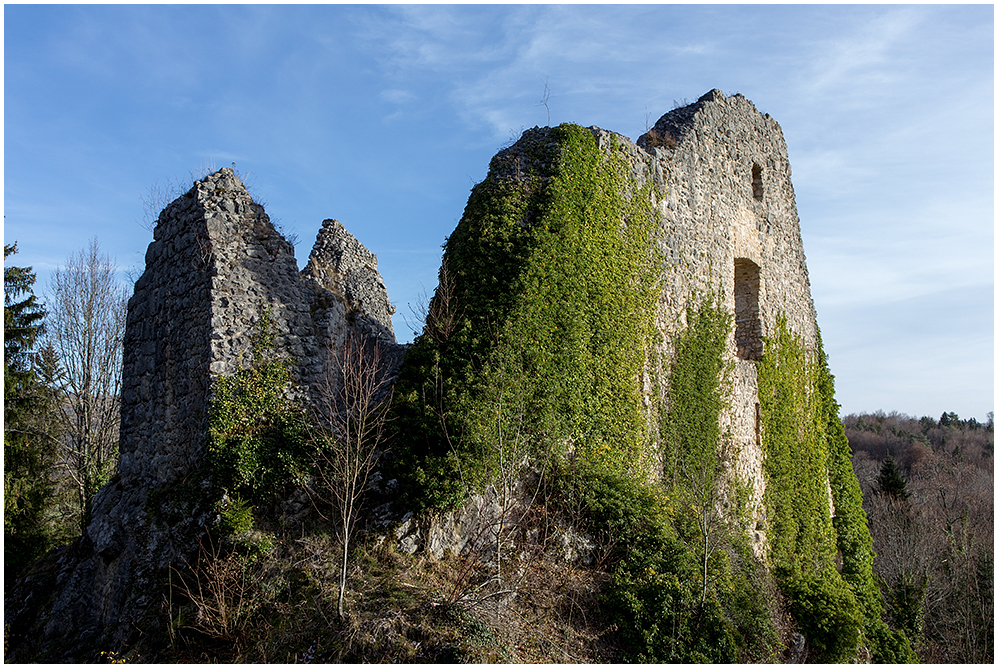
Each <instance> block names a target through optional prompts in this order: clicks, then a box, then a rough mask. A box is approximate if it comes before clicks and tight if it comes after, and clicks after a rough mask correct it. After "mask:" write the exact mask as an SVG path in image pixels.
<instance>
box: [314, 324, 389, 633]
mask: <svg viewBox="0 0 998 668" xmlns="http://www.w3.org/2000/svg"><path fill="white" fill-rule="evenodd" d="M387 369H388V364H387V360H386V359H385V351H384V350H383V349H382V347H381V344H380V342H379V341H378V340H377V339H376V338H374V337H370V338H366V339H365V338H364V337H361V336H359V335H357V334H354V333H351V334H349V335H348V336H347V338H346V341H344V343H343V347H342V349H340V350H339V351H337V352H336V354H335V356H334V358H333V360H332V364H331V365H329V366H327V368H326V370H325V374H324V378H323V381H322V383H321V384H320V391H319V396H318V397H317V402H316V409H315V412H316V422H317V424H318V425H319V426H318V427H317V428H316V429H314V431H313V435H312V441H313V443H314V445H315V446H316V451H317V453H318V454H317V455H316V461H315V469H316V474H315V475H316V479H315V489H312V490H311V495H312V501H313V504H314V505H315V508H316V511H317V512H318V513H319V514H320V515H322V517H323V518H325V519H326V520H328V521H331V522H335V523H336V524H337V525H338V526H337V529H338V533H339V534H340V539H341V543H342V546H343V549H342V554H341V557H342V558H341V562H340V582H339V597H338V600H337V613H338V614H339V616H340V618H341V619H342V618H343V616H344V612H343V597H344V593H345V592H346V586H347V560H348V556H349V552H350V538H351V536H352V535H353V531H354V527H355V525H356V523H357V518H358V516H359V515H360V509H361V504H362V501H363V496H364V493H365V491H366V490H367V481H368V478H369V476H370V474H371V471H372V470H374V466H375V464H376V463H377V457H378V454H379V448H380V446H381V444H382V443H383V441H384V437H385V424H386V421H387V408H388V403H389V399H390V397H391V388H390V382H389V381H390V379H389V378H388V374H387ZM327 508H328V511H329V514H326V511H327Z"/></svg>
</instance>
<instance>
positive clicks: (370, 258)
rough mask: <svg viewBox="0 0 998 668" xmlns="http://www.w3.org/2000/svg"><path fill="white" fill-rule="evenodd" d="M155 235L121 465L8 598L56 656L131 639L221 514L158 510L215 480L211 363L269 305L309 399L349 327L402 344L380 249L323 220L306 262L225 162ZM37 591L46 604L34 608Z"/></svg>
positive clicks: (133, 324) (131, 346)
mask: <svg viewBox="0 0 998 668" xmlns="http://www.w3.org/2000/svg"><path fill="white" fill-rule="evenodd" d="M153 236H154V240H153V242H152V243H151V244H150V245H149V248H148V250H147V251H146V268H145V272H144V273H143V274H142V276H141V277H140V278H139V280H138V281H137V282H136V284H135V292H134V294H133V296H132V298H131V299H130V300H129V303H128V320H127V324H126V329H125V337H124V360H123V371H122V401H121V403H122V408H121V431H120V442H119V452H120V457H121V458H120V462H119V465H118V469H117V472H116V473H115V475H114V477H113V478H112V480H111V482H110V483H109V484H108V485H106V486H105V487H104V488H102V489H101V491H100V492H99V493H98V494H97V497H96V499H95V501H94V509H93V516H92V520H91V522H90V524H89V526H88V527H87V530H86V532H85V534H84V537H83V539H82V540H81V541H79V543H77V544H76V545H74V546H73V548H72V549H70V550H64V551H63V553H61V554H60V555H59V556H58V562H57V563H58V574H57V576H56V577H55V581H54V583H53V582H51V581H48V580H46V581H44V587H45V588H46V591H44V592H39V591H36V590H37V589H38V588H39V587H40V586H43V585H42V584H41V581H39V580H35V581H32V580H31V579H30V578H29V579H28V581H26V582H25V583H24V585H23V587H22V589H21V591H19V592H17V593H15V594H14V595H13V596H12V597H11V599H10V600H25V601H32V599H33V602H32V603H31V604H27V605H24V606H22V607H20V608H19V609H17V610H8V612H9V613H10V617H11V619H13V621H14V627H15V628H16V629H18V630H20V629H24V634H28V633H29V631H28V629H31V631H30V633H35V634H37V635H36V638H34V639H33V640H38V639H44V640H45V641H46V642H47V646H48V650H49V651H50V652H52V656H53V657H54V658H60V657H63V658H79V657H81V656H85V652H86V651H87V648H88V647H91V648H92V647H97V646H101V647H112V646H117V645H118V644H119V643H123V642H125V641H126V639H127V638H128V637H129V636H130V634H132V633H134V631H135V629H136V628H137V627H136V625H135V622H136V621H137V620H139V619H141V617H142V615H143V614H144V613H145V612H146V611H147V610H149V609H150V607H151V606H152V605H153V604H154V603H158V600H156V598H155V597H156V595H157V594H156V592H157V587H158V585H159V582H160V576H161V575H162V573H163V572H164V569H165V568H167V567H168V566H169V565H171V564H175V563H178V562H181V561H184V560H186V559H189V558H190V557H191V556H192V555H193V554H194V553H195V551H196V549H197V545H198V541H199V539H200V537H201V536H202V535H203V533H204V531H205V530H206V529H207V528H208V527H209V526H210V525H211V524H212V523H213V522H214V521H215V519H216V518H215V516H214V513H213V512H211V511H201V512H200V514H197V513H195V514H188V515H184V516H181V517H176V518H169V519H168V520H163V518H161V517H159V518H158V514H161V513H162V509H163V506H164V504H165V500H166V499H170V498H173V496H175V495H176V490H177V489H178V485H185V486H187V487H193V488H194V489H197V488H198V487H199V486H202V487H205V486H206V485H207V484H208V481H207V480H204V481H202V480H200V479H197V474H198V472H199V470H200V466H201V463H202V458H203V455H204V446H205V439H206V434H207V427H208V413H207V411H208V406H209V405H210V401H211V388H212V379H213V378H215V377H219V376H228V375H232V374H233V373H235V372H236V371H238V370H239V369H241V368H245V367H246V366H247V365H248V364H249V362H250V360H251V358H252V338H253V335H254V333H255V332H256V331H257V328H258V324H259V322H260V318H261V316H262V314H263V313H264V311H265V310H266V311H268V312H269V314H270V317H271V320H272V323H273V328H274V334H275V353H276V355H277V356H279V357H284V358H289V359H292V360H293V361H294V365H293V369H294V373H293V380H294V383H295V385H296V386H297V389H296V393H297V394H298V396H299V398H301V399H303V400H306V401H308V400H311V399H313V398H314V397H315V396H316V394H317V393H319V392H320V391H322V384H323V374H324V371H325V370H327V369H328V368H329V366H330V365H331V360H332V359H334V358H335V356H336V352H337V351H338V350H339V347H340V346H342V344H343V341H344V340H345V339H346V337H347V336H348V335H350V334H351V333H352V334H354V335H356V336H359V337H363V338H365V340H377V341H378V343H379V345H380V347H381V349H382V350H383V351H384V352H385V353H386V356H387V358H388V359H389V360H390V362H391V363H392V364H393V365H394V367H393V368H397V365H398V364H399V362H400V360H401V356H402V351H403V350H404V347H402V346H398V345H397V344H396V342H395V336H394V333H393V331H392V324H391V314H392V312H393V311H394V309H393V307H392V306H391V303H390V301H389V299H388V293H387V291H386V290H385V286H384V282H383V281H382V280H381V277H380V275H379V274H378V272H377V259H376V258H375V257H374V255H373V254H372V253H370V251H368V250H367V249H366V248H364V246H363V245H361V244H360V242H358V241H357V240H356V239H355V238H354V237H353V236H352V235H351V234H350V233H349V232H347V231H346V229H345V228H344V227H343V226H342V225H341V224H340V223H338V222H336V221H331V220H327V221H325V222H324V223H323V227H322V230H321V231H320V232H319V235H318V238H317V240H316V244H315V247H314V249H313V251H312V254H311V257H310V259H309V263H308V267H307V268H306V269H305V270H304V271H303V272H301V273H300V274H299V272H298V267H297V264H296V262H295V256H294V249H293V247H292V246H291V244H290V243H288V242H287V241H286V240H285V239H284V238H283V237H282V236H281V235H280V234H279V233H278V232H277V230H276V229H275V228H274V226H273V225H272V224H271V222H270V219H269V217H268V216H267V214H266V212H265V211H264V209H263V207H262V206H260V205H259V204H257V203H255V202H254V201H253V199H252V197H251V196H250V195H249V193H248V192H247V191H246V189H245V187H244V186H243V184H242V182H241V181H240V180H239V178H238V177H237V176H236V175H235V174H234V173H233V171H232V170H231V169H228V168H226V169H222V170H220V171H218V172H216V173H215V174H212V175H210V176H207V177H205V178H204V179H202V180H201V181H198V182H196V183H194V184H193V186H192V187H191V189H190V190H189V191H188V192H187V193H186V194H185V195H183V196H182V197H180V198H178V199H177V200H175V201H174V202H173V203H172V204H170V205H169V206H168V207H167V208H166V209H164V210H163V212H162V213H161V214H160V216H159V219H158V222H157V225H156V228H155V230H154V233H153ZM205 489H207V487H205ZM40 597H41V598H43V599H44V600H48V601H49V603H48V604H46V605H49V606H50V607H49V610H48V611H40V610H39V609H38V608H37V605H38V603H39V598H40ZM33 606H34V607H33ZM40 613H41V614H40ZM46 613H47V614H46ZM19 632H20V631H19ZM15 644H17V643H15ZM26 651H27V650H26ZM15 656H16V652H15ZM26 656H30V654H27V655H26Z"/></svg>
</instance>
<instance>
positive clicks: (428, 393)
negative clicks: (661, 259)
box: [395, 124, 658, 506]
mask: <svg viewBox="0 0 998 668" xmlns="http://www.w3.org/2000/svg"><path fill="white" fill-rule="evenodd" d="M516 148H518V149H519V150H521V152H522V153H523V154H524V155H521V156H520V158H522V160H521V159H518V158H517V157H516V156H515V155H513V154H511V153H508V152H507V153H506V154H500V155H499V156H497V158H496V160H495V161H494V162H493V168H492V170H491V171H490V173H489V176H488V177H487V178H486V180H485V181H483V182H482V183H481V184H479V185H478V186H476V187H475V189H474V190H473V192H472V195H471V197H470V199H469V202H468V206H467V208H466V210H465V214H464V217H463V218H462V220H461V222H460V224H459V225H458V227H457V229H456V230H455V231H454V233H453V235H451V237H450V239H449V240H448V241H447V244H446V253H445V260H446V268H447V269H446V270H447V271H448V272H450V275H449V277H448V279H449V280H451V281H452V282H453V294H452V296H451V298H452V301H453V303H454V308H455V309H457V310H458V312H460V314H461V318H460V322H459V323H458V324H457V325H456V326H454V327H453V328H451V329H452V334H451V335H450V336H449V338H447V339H445V340H441V337H431V336H425V335H424V336H421V337H419V338H418V339H417V341H416V342H415V344H414V346H413V347H412V349H410V351H409V352H408V354H407V357H406V365H405V367H404V369H403V372H402V375H401V377H400V379H399V381H398V384H397V386H396V404H395V411H396V414H397V415H398V419H397V420H396V422H395V424H396V428H397V429H398V430H399V432H400V434H404V438H401V439H399V440H400V442H404V443H406V446H405V448H404V449H400V452H399V453H398V454H399V463H400V467H399V468H400V475H401V476H402V479H403V480H404V481H406V482H408V486H409V488H410V489H412V490H414V491H413V493H412V497H413V498H414V499H419V500H422V502H424V503H427V504H428V505H444V506H446V505H453V504H456V503H459V502H460V501H461V500H462V499H463V498H465V496H466V495H467V494H468V493H470V492H472V491H474V490H476V489H480V488H481V487H482V486H484V485H485V484H488V483H489V482H490V476H491V475H494V473H493V472H494V464H495V462H494V461H493V459H494V457H493V455H494V453H495V448H494V447H493V443H492V439H493V438H494V435H495V434H496V433H499V432H503V433H509V432H511V431H516V430H517V429H518V428H519V427H518V426H514V425H513V424H512V422H517V423H519V422H522V423H523V424H522V430H520V431H521V432H522V434H523V436H524V438H525V440H526V441H527V442H528V443H529V444H530V446H529V447H530V449H531V452H532V454H533V456H534V457H535V459H538V460H542V461H553V460H554V459H557V458H558V457H560V456H562V455H564V454H565V453H566V452H567V451H568V450H569V449H571V450H572V451H573V452H574V455H575V456H576V457H577V458H581V459H583V460H587V461H591V463H592V464H593V465H599V466H606V467H611V468H614V469H615V470H617V471H624V470H627V469H629V468H632V467H633V466H634V465H635V462H636V461H637V459H638V458H639V457H640V456H641V453H642V451H643V449H644V446H645V445H646V444H647V439H648V434H647V421H646V420H645V419H644V415H643V412H642V410H643V409H642V405H641V397H640V396H639V394H640V393H639V378H640V377H641V373H642V369H643V366H644V364H645V362H646V359H647V357H648V356H649V355H650V354H651V352H650V351H652V350H654V343H655V341H656V339H655V331H654V327H653V324H652V323H653V315H654V307H655V304H656V299H657V291H656V290H655V278H654V277H655V276H657V274H658V272H657V271H656V267H657V255H656V249H655V246H654V244H653V242H652V232H653V229H654V225H655V224H656V222H657V218H656V213H655V209H654V207H653V205H652V202H651V190H652V186H651V185H650V184H649V185H644V186H639V185H637V184H635V183H632V182H630V181H629V176H628V172H627V170H626V164H625V161H624V158H623V157H622V156H621V155H620V154H619V147H616V146H612V147H610V150H609V155H608V154H607V152H605V151H604V150H602V149H600V147H598V146H597V143H596V140H595V138H594V137H593V134H592V132H591V131H589V130H587V129H584V128H581V127H578V126H575V125H567V124H566V125H561V126H559V127H557V128H553V129H549V130H548V129H545V130H539V131H535V132H534V133H532V134H530V133H528V134H527V135H525V136H524V138H523V139H521V140H520V142H519V143H518V145H517V147H516ZM507 163H515V164H512V165H511V164H507ZM512 169H516V170H519V171H517V172H516V174H515V176H510V175H509V174H505V172H504V171H503V170H512ZM524 170H525V172H526V173H525V174H524V173H523V172H524ZM504 174H505V175H504ZM482 258H488V262H483V261H482ZM443 284H444V281H443V279H441V285H443ZM438 297H439V295H438ZM435 299H436V298H435ZM431 310H432V309H431ZM500 401H501V402H503V403H505V404H507V405H511V406H518V410H515V411H506V412H505V413H504V415H503V416H502V417H497V415H498V413H497V411H496V404H497V402H500ZM497 419H499V420H506V421H510V422H507V424H506V425H505V426H504V427H502V428H501V429H496V427H495V425H494V424H493V423H494V422H495V420H497Z"/></svg>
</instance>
